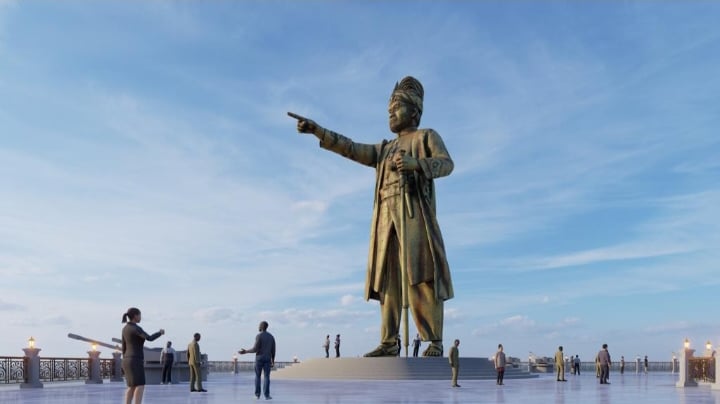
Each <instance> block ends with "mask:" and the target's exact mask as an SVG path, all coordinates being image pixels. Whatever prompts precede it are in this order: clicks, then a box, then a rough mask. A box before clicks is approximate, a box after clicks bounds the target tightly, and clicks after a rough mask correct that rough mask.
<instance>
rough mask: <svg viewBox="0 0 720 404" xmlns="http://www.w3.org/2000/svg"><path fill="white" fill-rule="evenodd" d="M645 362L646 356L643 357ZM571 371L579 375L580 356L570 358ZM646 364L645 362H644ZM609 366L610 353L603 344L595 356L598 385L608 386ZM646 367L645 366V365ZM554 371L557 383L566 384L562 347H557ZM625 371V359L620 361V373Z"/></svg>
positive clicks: (610, 363)
mask: <svg viewBox="0 0 720 404" xmlns="http://www.w3.org/2000/svg"><path fill="white" fill-rule="evenodd" d="M645 358H646V360H647V356H646V357H645ZM571 360H572V363H571V365H572V369H573V374H577V375H579V374H580V356H578V355H575V358H572V359H571ZM646 363H647V362H646ZM610 365H612V360H611V359H610V352H609V351H608V345H607V344H603V345H602V349H601V350H600V351H599V352H598V353H597V355H596V356H595V366H596V369H597V377H598V378H599V379H600V384H610V381H609V377H610ZM646 367H647V364H646ZM555 370H556V372H557V381H559V382H566V381H567V380H566V379H565V357H564V354H563V347H562V346H559V347H558V350H557V351H556V352H555ZM624 370H625V357H623V358H622V359H621V365H620V372H621V373H622V372H623V371H624Z"/></svg>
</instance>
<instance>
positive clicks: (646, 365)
mask: <svg viewBox="0 0 720 404" xmlns="http://www.w3.org/2000/svg"><path fill="white" fill-rule="evenodd" d="M643 364H644V365H645V374H647V372H648V368H649V367H650V362H648V357H647V355H645V361H644V363H643Z"/></svg>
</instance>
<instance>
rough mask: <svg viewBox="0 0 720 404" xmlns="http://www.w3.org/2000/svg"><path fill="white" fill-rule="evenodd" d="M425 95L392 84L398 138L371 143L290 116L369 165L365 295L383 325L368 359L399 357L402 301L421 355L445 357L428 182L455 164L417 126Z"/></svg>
mask: <svg viewBox="0 0 720 404" xmlns="http://www.w3.org/2000/svg"><path fill="white" fill-rule="evenodd" d="M424 96H425V90H424V88H423V86H422V84H421V83H420V81H418V80H417V79H416V78H414V77H410V76H408V77H404V78H403V79H402V80H400V82H398V83H396V84H395V88H394V89H393V91H392V93H391V95H390V100H389V102H388V108H387V112H388V113H389V117H388V118H389V128H390V131H391V132H392V133H394V134H395V135H396V136H395V137H394V138H393V139H391V140H382V141H381V142H379V143H376V144H364V143H358V142H354V141H353V140H352V139H350V138H347V137H345V136H343V135H341V134H339V133H336V132H333V131H331V130H328V129H326V128H323V127H322V126H320V125H318V124H317V123H316V122H314V121H312V120H310V119H307V118H303V117H301V116H299V115H296V114H293V113H289V115H290V116H292V117H293V118H295V119H297V120H298V122H297V131H298V132H300V133H312V134H313V135H315V137H317V138H318V139H319V140H320V147H322V148H323V149H326V150H329V151H332V152H334V153H337V154H339V155H341V156H342V157H345V158H347V159H350V160H353V161H355V162H357V163H360V164H362V165H365V166H367V167H371V168H373V169H374V170H375V187H374V204H373V215H372V219H371V225H370V226H371V230H370V249H369V253H368V265H367V273H366V278H365V280H366V281H365V300H370V299H372V300H377V301H379V302H380V316H381V325H380V345H378V346H377V348H375V349H373V350H372V351H370V352H368V353H366V354H365V356H366V357H376V356H395V355H397V350H398V348H397V345H396V344H395V342H396V336H397V335H398V333H399V332H400V322H401V319H402V312H403V306H405V304H407V305H408V306H409V309H410V312H411V313H412V317H413V319H414V321H415V327H416V329H417V330H418V332H419V333H420V335H421V336H422V339H423V341H430V344H429V345H428V347H427V348H426V349H425V351H424V352H423V356H437V357H441V356H443V345H442V339H443V305H444V302H445V301H446V300H449V299H452V298H453V296H454V292H453V286H452V281H451V278H450V266H449V264H448V260H447V254H446V250H445V245H444V241H443V237H442V233H441V232H440V225H439V223H438V220H437V215H436V199H435V194H436V189H435V184H434V183H435V180H436V179H438V178H441V177H445V176H448V175H450V173H452V171H453V168H454V163H453V161H452V159H451V158H450V154H449V153H448V150H447V148H446V147H445V144H444V142H443V139H442V138H441V137H440V135H439V134H438V133H437V132H436V131H434V130H433V129H429V128H419V127H418V126H419V125H420V118H421V117H422V114H423V100H424ZM404 244H406V245H404ZM403 251H406V252H407V254H403ZM405 255H406V256H405ZM403 272H404V273H405V274H406V275H407V276H402V274H403ZM403 279H404V281H403ZM403 282H405V284H403ZM405 287H407V288H406V289H405ZM403 290H406V291H407V294H406V295H405V298H403ZM408 306H405V307H408ZM405 318H406V319H407V317H405ZM405 337H407V335H406V336H405Z"/></svg>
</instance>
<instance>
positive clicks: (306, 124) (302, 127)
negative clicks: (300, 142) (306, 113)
mask: <svg viewBox="0 0 720 404" xmlns="http://www.w3.org/2000/svg"><path fill="white" fill-rule="evenodd" d="M287 114H288V116H290V117H291V118H295V119H297V121H298V122H297V130H298V132H300V133H317V130H318V128H319V127H320V125H318V124H316V123H315V121H313V120H312V119H308V118H305V117H303V116H300V115H298V114H295V113H293V112H288V113H287Z"/></svg>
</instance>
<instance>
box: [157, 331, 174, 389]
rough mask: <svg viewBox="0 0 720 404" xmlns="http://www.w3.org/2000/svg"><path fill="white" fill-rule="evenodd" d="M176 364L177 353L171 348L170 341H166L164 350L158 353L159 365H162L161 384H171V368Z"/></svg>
mask: <svg viewBox="0 0 720 404" xmlns="http://www.w3.org/2000/svg"><path fill="white" fill-rule="evenodd" d="M175 362H177V353H176V352H175V349H173V347H172V341H168V342H167V345H165V348H163V350H162V351H160V364H161V365H162V382H161V383H162V384H172V368H173V365H174V364H175Z"/></svg>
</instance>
